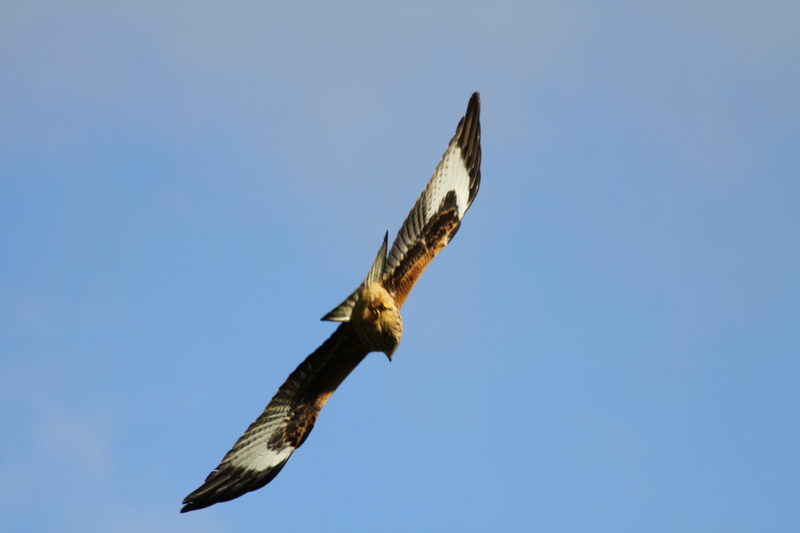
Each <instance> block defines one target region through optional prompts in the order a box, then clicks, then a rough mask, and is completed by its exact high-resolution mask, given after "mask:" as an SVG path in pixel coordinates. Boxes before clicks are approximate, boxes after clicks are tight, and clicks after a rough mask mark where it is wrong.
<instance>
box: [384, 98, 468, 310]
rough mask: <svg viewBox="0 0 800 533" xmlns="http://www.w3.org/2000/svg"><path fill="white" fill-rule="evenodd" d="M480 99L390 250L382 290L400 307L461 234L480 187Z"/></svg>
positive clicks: (464, 119)
mask: <svg viewBox="0 0 800 533" xmlns="http://www.w3.org/2000/svg"><path fill="white" fill-rule="evenodd" d="M480 115H481V97H480V94H479V93H477V92H476V93H474V94H473V95H472V97H471V98H470V100H469V104H468V105H467V112H466V113H465V115H464V117H463V118H462V119H461V122H459V123H458V127H457V128H456V133H455V135H454V136H453V139H452V140H451V141H450V144H449V146H448V147H447V150H445V152H444V155H443V156H442V159H441V161H439V164H438V165H437V167H436V170H435V171H434V172H433V176H432V177H431V179H430V181H429V182H428V185H427V186H426V187H425V190H423V191H422V194H421V195H420V197H419V198H418V199H417V201H416V203H415V204H414V207H412V208H411V211H410V212H409V213H408V217H406V220H405V222H403V225H402V226H401V227H400V231H399V232H397V238H395V240H394V244H392V249H391V250H390V251H389V257H388V258H387V260H386V267H385V270H384V279H383V286H384V288H386V290H388V291H389V293H390V294H392V296H393V298H394V301H395V303H396V304H397V306H398V307H400V306H402V305H403V302H405V299H406V297H407V296H408V293H409V292H411V289H412V287H414V284H415V283H416V282H417V280H418V279H419V277H420V275H421V274H422V272H423V271H424V270H425V268H426V267H427V266H428V264H429V263H430V262H431V261H432V260H433V258H434V257H436V254H438V253H439V252H440V251H441V250H442V249H444V247H445V246H447V243H449V242H450V239H452V238H453V236H454V235H455V234H456V232H457V231H458V228H459V226H460V225H461V218H462V217H463V216H464V213H466V212H467V209H468V208H469V206H470V205H471V204H472V200H474V199H475V195H477V194H478V188H479V187H480V184H481V122H480Z"/></svg>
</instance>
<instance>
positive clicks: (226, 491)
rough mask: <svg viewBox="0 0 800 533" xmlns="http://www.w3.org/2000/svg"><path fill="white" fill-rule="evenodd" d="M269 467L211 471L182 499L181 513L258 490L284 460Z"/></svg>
mask: <svg viewBox="0 0 800 533" xmlns="http://www.w3.org/2000/svg"><path fill="white" fill-rule="evenodd" d="M288 460H289V458H288V457H287V458H286V460H285V461H283V462H282V463H281V464H279V465H277V466H275V467H273V468H271V469H270V470H268V471H267V472H255V471H252V470H246V469H243V468H226V469H224V470H221V471H215V472H212V473H211V475H209V476H208V478H207V479H206V482H205V483H203V485H202V486H201V487H200V488H198V489H197V490H196V491H194V492H192V493H191V494H189V495H188V496H187V497H186V498H185V499H184V500H183V502H182V503H183V504H184V506H183V508H182V509H181V513H188V512H189V511H196V510H198V509H205V508H206V507H211V506H212V505H214V504H215V503H222V502H228V501H231V500H234V499H236V498H238V497H239V496H242V495H243V494H246V493H248V492H252V491H254V490H258V489H260V488H261V487H263V486H264V485H266V484H267V483H269V482H270V481H272V480H273V479H274V478H275V476H277V475H278V473H279V472H280V471H281V470H282V469H283V467H284V465H285V464H286V461H288Z"/></svg>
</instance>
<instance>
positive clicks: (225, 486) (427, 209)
mask: <svg viewBox="0 0 800 533" xmlns="http://www.w3.org/2000/svg"><path fill="white" fill-rule="evenodd" d="M480 111H481V101H480V94H479V93H477V92H476V93H474V94H473V95H472V97H471V98H470V100H469V104H468V106H467V112H466V114H465V115H464V117H463V118H462V119H461V121H460V122H459V123H458V127H457V128H456V133H455V135H454V136H453V138H452V140H451V141H450V144H449V145H448V146H447V150H445V152H444V155H443V156H442V159H441V161H439V164H438V165H437V166H436V170H435V171H434V172H433V177H431V180H430V181H429V182H428V185H427V186H426V187H425V190H423V191H422V194H421V195H420V197H419V198H418V199H417V201H416V203H415V204H414V207H413V208H411V211H410V212H409V213H408V217H406V220H405V222H403V226H402V227H401V228H400V231H399V232H398V233H397V238H395V240H394V243H393V244H392V248H391V250H390V251H389V254H388V256H387V254H386V248H387V246H386V244H387V236H388V233H387V235H385V236H384V238H383V244H382V246H381V249H380V251H379V252H378V256H377V257H376V258H375V262H374V263H373V264H372V267H371V268H370V269H369V273H368V274H367V277H366V279H365V280H364V282H363V283H362V284H361V285H359V287H358V288H357V289H356V290H355V292H353V294H351V295H350V296H349V297H348V298H347V299H345V301H344V302H342V303H341V304H339V306H337V307H336V308H335V309H334V310H333V311H331V312H330V313H328V314H327V315H325V316H324V317H322V320H331V321H334V322H341V325H339V327H338V328H337V329H336V331H334V333H333V335H331V336H330V337H329V338H328V340H326V341H325V342H323V343H322V345H321V346H320V347H319V348H317V349H316V350H315V351H314V353H312V354H311V355H309V356H308V357H307V358H306V360H305V361H303V362H302V363H300V366H298V367H297V368H296V369H295V371H294V372H292V373H291V374H290V375H289V377H288V378H287V379H286V382H285V383H284V384H283V385H281V386H280V388H279V389H278V392H276V393H275V396H273V397H272V400H270V402H269V404H268V405H267V407H266V408H265V409H264V412H263V413H261V415H260V416H259V417H258V418H257V419H256V421H255V422H253V423H252V424H250V427H249V428H247V431H245V432H244V435H242V436H241V437H239V440H237V441H236V444H234V445H233V448H231V450H230V451H229V452H228V453H226V454H225V457H223V458H222V462H220V464H219V466H217V468H216V469H214V470H213V471H212V472H211V473H210V474H209V475H208V477H207V478H206V480H205V482H204V483H203V485H201V486H200V488H198V489H197V490H195V491H194V492H192V493H191V494H189V495H188V496H187V497H186V499H184V500H183V503H184V506H183V508H182V509H181V512H182V513H185V512H187V511H194V510H196V509H203V508H205V507H208V506H210V505H214V504H215V503H220V502H226V501H230V500H233V499H234V498H238V497H239V496H241V495H243V494H245V493H247V492H250V491H253V490H257V489H260V488H261V487H263V486H264V485H266V484H267V483H269V482H270V481H272V479H273V478H274V477H275V476H277V475H278V473H279V472H280V471H281V469H282V468H283V466H284V465H285V464H286V461H288V460H289V457H291V455H292V453H293V452H294V451H295V450H296V449H297V448H299V447H300V446H302V445H303V443H304V442H305V440H306V439H307V438H308V435H309V433H311V429H312V428H313V427H314V422H316V420H317V416H318V415H319V412H320V410H321V409H322V407H323V406H324V405H325V403H326V402H327V401H328V398H330V396H331V394H333V392H334V391H335V390H336V388H337V387H338V386H339V385H340V384H341V383H342V381H344V379H345V378H346V377H347V376H348V375H349V374H350V372H352V371H353V369H354V368H355V367H356V366H358V364H359V363H360V362H361V361H362V360H363V359H364V357H366V356H367V354H368V353H370V352H383V353H385V354H386V356H387V357H388V358H389V360H390V361H391V359H392V354H393V353H394V351H395V350H396V349H397V346H398V345H399V344H400V338H401V336H402V333H403V320H402V318H401V317H400V308H401V307H402V306H403V303H404V302H405V301H406V297H407V296H408V293H409V292H411V288H412V287H413V286H414V283H416V281H417V279H419V276H420V275H421V274H422V271H423V270H425V268H426V267H427V266H428V263H430V262H431V260H432V259H433V258H434V257H435V256H436V254H438V253H439V252H440V251H441V250H442V249H443V248H444V247H445V246H447V243H449V242H450V240H451V239H452V238H453V236H454V235H455V234H456V232H457V231H458V228H459V226H460V225H461V218H462V217H463V216H464V213H466V212H467V209H469V206H470V204H472V201H473V200H474V199H475V195H476V194H478V188H479V187H480V184H481V125H480Z"/></svg>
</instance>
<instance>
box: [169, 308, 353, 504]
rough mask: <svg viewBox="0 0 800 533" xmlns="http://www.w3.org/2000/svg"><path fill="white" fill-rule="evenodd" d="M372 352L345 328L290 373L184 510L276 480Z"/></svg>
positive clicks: (187, 498) (223, 499)
mask: <svg viewBox="0 0 800 533" xmlns="http://www.w3.org/2000/svg"><path fill="white" fill-rule="evenodd" d="M367 353H368V352H367V350H366V348H364V347H363V344H362V343H361V342H359V341H358V339H357V338H356V334H355V333H354V332H353V328H352V326H351V325H350V324H347V323H345V324H342V325H340V326H339V327H338V328H337V329H336V331H335V332H334V333H333V335H331V336H330V337H329V338H328V340H327V341H325V342H324V343H323V344H322V345H321V346H320V347H319V348H317V349H316V350H315V351H314V353H312V354H311V355H309V356H308V357H307V358H306V359H305V361H303V362H302V363H301V364H300V366H298V367H297V368H296V369H295V371H294V372H292V373H291V375H289V377H288V378H287V379H286V382H284V384H283V385H281V387H280V388H279V389H278V392H277V393H275V396H273V397H272V400H270V402H269V404H268V405H267V407H266V408H265V409H264V412H263V413H261V415H260V416H259V417H258V418H257V419H256V421H255V422H253V423H252V424H250V427H249V428H247V431H245V432H244V435H242V436H241V437H239V440H238V441H236V444H234V446H233V448H231V450H230V451H229V452H228V453H226V454H225V457H223V459H222V462H220V464H219V466H217V468H216V469H215V470H214V471H212V472H211V473H210V474H209V475H208V477H207V478H206V480H205V483H203V485H202V486H201V487H200V488H198V489H197V490H195V491H194V492H192V493H191V494H189V495H188V496H187V497H186V499H184V500H183V503H184V504H185V505H184V507H183V508H182V509H181V512H182V513H185V512H187V511H194V510H196V509H203V508H204V507H208V506H210V505H214V504H215V503H219V502H226V501H229V500H233V499H234V498H238V497H239V496H241V495H242V494H245V493H247V492H250V491H253V490H256V489H260V488H261V487H263V486H264V485H266V484H267V483H269V482H270V481H272V479H273V478H274V477H275V476H277V475H278V473H279V472H280V471H281V469H282V468H283V466H284V465H285V464H286V461H288V460H289V457H290V456H291V455H292V453H293V452H294V451H295V449H297V448H299V447H300V446H301V445H302V444H303V442H305V440H306V438H307V437H308V435H309V433H310V432H311V429H312V428H313V427H314V422H316V420H317V415H318V414H319V411H320V409H322V407H323V406H324V405H325V402H326V401H327V400H328V398H329V397H330V395H331V394H333V391H335V390H336V388H337V387H338V386H339V384H340V383H341V382H342V381H344V378H346V377H347V375H348V374H350V372H351V371H352V370H353V369H354V368H355V367H356V366H357V365H358V363H360V362H361V360H362V359H364V357H365V356H366V355H367Z"/></svg>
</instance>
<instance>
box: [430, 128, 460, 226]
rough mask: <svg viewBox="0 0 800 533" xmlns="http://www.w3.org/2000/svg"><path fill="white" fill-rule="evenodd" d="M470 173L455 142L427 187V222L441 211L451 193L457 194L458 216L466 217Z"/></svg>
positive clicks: (443, 157) (437, 167)
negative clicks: (444, 201) (442, 203)
mask: <svg viewBox="0 0 800 533" xmlns="http://www.w3.org/2000/svg"><path fill="white" fill-rule="evenodd" d="M469 182H470V178H469V172H468V171H467V168H466V167H465V166H464V158H463V157H462V156H461V148H459V147H458V145H456V144H455V143H454V142H453V143H451V144H450V146H449V147H448V148H447V151H446V152H445V153H444V155H443V156H442V159H441V161H439V164H438V165H437V166H436V170H435V171H434V172H433V177H431V181H430V182H429V183H428V186H427V187H425V194H426V196H427V201H426V202H425V220H429V219H431V218H432V217H433V216H434V215H435V214H436V212H437V210H438V209H439V205H440V204H441V202H442V199H444V197H445V196H446V195H447V193H448V192H450V191H455V193H456V205H458V216H459V217H462V216H464V213H465V212H466V210H467V207H468V205H467V199H468V198H469Z"/></svg>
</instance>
